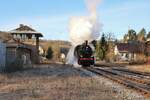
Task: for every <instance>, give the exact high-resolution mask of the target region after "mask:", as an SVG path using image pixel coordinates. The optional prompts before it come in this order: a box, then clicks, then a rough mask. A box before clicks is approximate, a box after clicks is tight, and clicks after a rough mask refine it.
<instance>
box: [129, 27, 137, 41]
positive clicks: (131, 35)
mask: <svg viewBox="0 0 150 100" xmlns="http://www.w3.org/2000/svg"><path fill="white" fill-rule="evenodd" d="M127 38H128V41H136V40H137V35H136V31H135V30H133V29H130V30H129V31H128V37H127Z"/></svg>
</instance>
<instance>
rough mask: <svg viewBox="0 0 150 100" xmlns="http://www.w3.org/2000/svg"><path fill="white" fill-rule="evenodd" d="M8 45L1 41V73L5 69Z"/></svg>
mask: <svg viewBox="0 0 150 100" xmlns="http://www.w3.org/2000/svg"><path fill="white" fill-rule="evenodd" d="M5 55H6V45H5V44H4V43H2V42H1V41H0V71H2V70H3V69H4V68H5V63H6V62H5V58H6V56H5Z"/></svg>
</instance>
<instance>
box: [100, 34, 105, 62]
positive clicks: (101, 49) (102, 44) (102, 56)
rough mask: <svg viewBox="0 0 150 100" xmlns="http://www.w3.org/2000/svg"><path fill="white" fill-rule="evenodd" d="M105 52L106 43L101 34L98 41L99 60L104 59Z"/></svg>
mask: <svg viewBox="0 0 150 100" xmlns="http://www.w3.org/2000/svg"><path fill="white" fill-rule="evenodd" d="M106 51H107V41H106V38H105V35H104V34H103V35H102V37H101V40H100V53H101V54H100V59H101V60H104V59H105V57H106Z"/></svg>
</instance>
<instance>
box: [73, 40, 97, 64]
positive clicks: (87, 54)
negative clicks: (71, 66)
mask: <svg viewBox="0 0 150 100" xmlns="http://www.w3.org/2000/svg"><path fill="white" fill-rule="evenodd" d="M74 55H75V56H76V57H77V61H78V64H79V65H82V66H90V65H94V64H95V60H94V55H93V50H92V48H91V47H90V45H88V41H85V43H83V44H81V45H78V46H77V47H76V48H75V51H74Z"/></svg>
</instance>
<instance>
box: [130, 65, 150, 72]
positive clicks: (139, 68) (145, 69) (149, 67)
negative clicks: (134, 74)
mask: <svg viewBox="0 0 150 100" xmlns="http://www.w3.org/2000/svg"><path fill="white" fill-rule="evenodd" d="M127 68H129V69H131V70H134V71H138V72H148V73H150V65H130V66H127Z"/></svg>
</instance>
